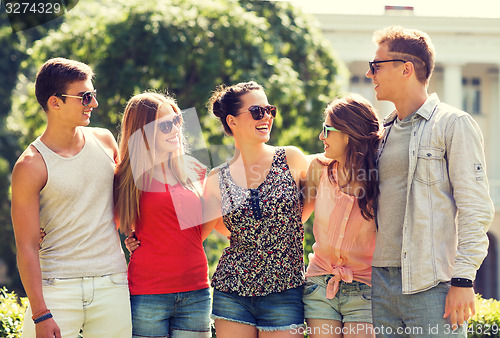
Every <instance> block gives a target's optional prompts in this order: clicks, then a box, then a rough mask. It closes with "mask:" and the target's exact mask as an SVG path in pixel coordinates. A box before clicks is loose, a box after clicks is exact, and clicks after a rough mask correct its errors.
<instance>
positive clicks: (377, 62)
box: [368, 59, 408, 75]
mask: <svg viewBox="0 0 500 338" xmlns="http://www.w3.org/2000/svg"><path fill="white" fill-rule="evenodd" d="M384 62H405V63H406V62H408V61H406V60H401V59H394V60H382V61H368V64H369V65H370V71H371V72H372V74H373V75H375V73H376V72H377V71H376V69H375V67H373V65H376V64H379V63H384Z"/></svg>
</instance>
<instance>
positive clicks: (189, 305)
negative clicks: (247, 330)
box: [130, 288, 210, 338]
mask: <svg viewBox="0 0 500 338" xmlns="http://www.w3.org/2000/svg"><path fill="white" fill-rule="evenodd" d="M130 306H131V309H132V337H190V338H191V337H192V338H195V337H196V338H202V337H203V338H208V337H210V290H209V289H208V288H206V289H201V290H195V291H187V292H177V293H167V294H159V295H132V296H130Z"/></svg>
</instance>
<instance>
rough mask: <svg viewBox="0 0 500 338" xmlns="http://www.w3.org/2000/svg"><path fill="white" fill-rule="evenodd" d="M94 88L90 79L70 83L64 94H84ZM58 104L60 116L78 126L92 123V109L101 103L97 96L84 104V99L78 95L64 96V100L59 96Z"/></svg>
mask: <svg viewBox="0 0 500 338" xmlns="http://www.w3.org/2000/svg"><path fill="white" fill-rule="evenodd" d="M93 90H94V86H93V85H92V80H91V79H88V80H86V81H76V82H73V83H70V84H69V85H68V86H67V88H66V90H65V92H64V94H66V95H72V96H82V95H83V93H85V92H87V91H93ZM58 104H59V106H58V107H60V109H59V111H60V112H61V114H59V117H60V118H62V119H64V120H66V121H67V122H68V123H71V124H72V125H77V126H87V125H88V124H89V123H90V116H91V114H92V110H93V109H94V108H97V106H98V105H99V104H98V102H97V99H96V98H95V97H93V98H92V101H91V102H90V104H89V105H87V106H84V105H83V104H82V99H79V98H76V97H64V101H63V100H62V98H59V100H58Z"/></svg>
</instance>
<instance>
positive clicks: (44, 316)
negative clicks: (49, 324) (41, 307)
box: [33, 312, 52, 324]
mask: <svg viewBox="0 0 500 338" xmlns="http://www.w3.org/2000/svg"><path fill="white" fill-rule="evenodd" d="M50 318H52V313H50V312H49V313H46V314H44V315H42V316H40V317H38V318H37V319H35V320H33V321H34V322H35V324H38V323H40V322H43V321H44V320H47V319H50Z"/></svg>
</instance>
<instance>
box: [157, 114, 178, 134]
mask: <svg viewBox="0 0 500 338" xmlns="http://www.w3.org/2000/svg"><path fill="white" fill-rule="evenodd" d="M174 124H175V126H176V127H179V126H180V125H181V124H182V116H181V115H176V116H175V117H174V118H173V119H172V120H171V121H162V122H160V123H158V128H160V131H161V132H162V133H163V134H168V133H170V132H171V131H172V127H173V126H174Z"/></svg>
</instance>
